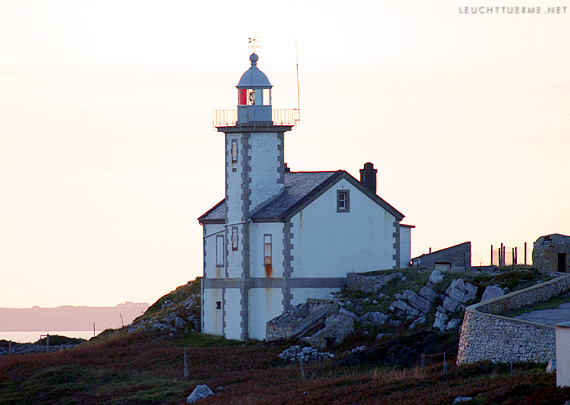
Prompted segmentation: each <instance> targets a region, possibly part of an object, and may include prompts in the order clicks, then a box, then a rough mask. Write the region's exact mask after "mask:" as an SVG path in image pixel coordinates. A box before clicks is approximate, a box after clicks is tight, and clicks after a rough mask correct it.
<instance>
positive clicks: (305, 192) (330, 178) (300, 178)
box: [198, 170, 404, 223]
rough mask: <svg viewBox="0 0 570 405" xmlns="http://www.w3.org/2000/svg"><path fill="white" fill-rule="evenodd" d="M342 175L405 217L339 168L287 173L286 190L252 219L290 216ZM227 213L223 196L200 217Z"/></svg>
mask: <svg viewBox="0 0 570 405" xmlns="http://www.w3.org/2000/svg"><path fill="white" fill-rule="evenodd" d="M341 178H345V179H346V180H348V181H349V182H350V183H352V184H353V185H354V186H355V187H357V188H359V189H360V190H361V191H362V192H364V193H365V194H367V195H368V196H369V197H370V198H372V199H373V200H374V201H375V202H376V203H378V204H379V205H381V206H382V207H383V208H384V209H386V210H387V211H388V212H390V213H391V214H392V215H394V217H396V219H397V220H398V221H401V220H402V218H404V215H403V214H402V213H400V212H399V211H398V210H396V209H395V208H394V207H392V206H391V205H390V204H388V203H387V202H386V201H384V200H383V199H382V198H380V197H378V196H377V195H376V194H374V193H373V192H371V191H370V190H368V189H367V188H366V187H364V186H363V185H362V184H360V182H359V181H358V180H356V179H355V178H354V177H352V176H351V175H350V174H348V173H347V172H345V171H344V170H338V171H336V172H290V173H285V176H284V182H285V189H284V191H283V192H282V193H281V194H279V195H278V196H277V197H276V198H274V199H272V200H270V201H269V202H267V203H266V204H265V205H264V206H262V207H261V208H259V209H258V210H257V211H255V212H254V213H253V214H252V215H251V216H250V218H249V219H251V220H253V221H255V222H266V221H283V220H286V219H288V218H290V217H292V216H293V215H295V214H296V213H297V212H299V211H300V210H302V209H303V208H304V207H305V206H307V205H308V204H310V203H311V202H312V201H313V200H314V199H315V198H317V197H318V196H320V195H321V194H322V193H324V192H325V191H326V190H327V189H328V188H329V187H330V186H332V185H333V184H334V183H336V182H337V181H338V180H340V179H341ZM225 213H226V205H225V200H222V201H220V202H219V203H218V204H216V205H215V206H214V207H212V208H211V209H210V210H209V211H208V212H206V213H205V214H204V215H202V216H201V217H200V218H198V221H200V222H203V223H224V220H225Z"/></svg>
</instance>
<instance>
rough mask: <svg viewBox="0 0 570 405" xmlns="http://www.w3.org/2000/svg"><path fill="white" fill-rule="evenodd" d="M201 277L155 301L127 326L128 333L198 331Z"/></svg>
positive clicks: (199, 323)
mask: <svg viewBox="0 0 570 405" xmlns="http://www.w3.org/2000/svg"><path fill="white" fill-rule="evenodd" d="M200 283H201V278H197V279H196V280H194V281H190V282H188V284H185V285H183V286H180V287H178V288H177V289H176V290H174V291H172V292H170V293H168V294H166V295H165V296H163V297H162V298H160V299H159V300H158V301H156V302H155V303H154V304H153V305H151V306H150V308H149V309H148V310H147V311H146V312H145V313H144V315H142V316H140V317H139V318H137V319H135V320H134V321H133V323H132V325H129V326H128V331H129V333H133V332H138V331H149V332H153V331H163V332H168V333H173V334H176V333H185V332H188V331H198V332H199V331H200V325H201V322H200V313H201V309H200V307H201V297H200V293H199V292H200Z"/></svg>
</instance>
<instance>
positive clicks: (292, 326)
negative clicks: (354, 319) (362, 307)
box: [266, 299, 354, 341]
mask: <svg viewBox="0 0 570 405" xmlns="http://www.w3.org/2000/svg"><path fill="white" fill-rule="evenodd" d="M338 312H339V305H338V302H337V301H336V300H319V299H309V300H307V302H306V303H304V304H299V305H297V306H295V307H294V308H293V309H291V310H290V311H287V312H285V313H283V314H282V315H279V316H278V317H276V318H273V319H271V320H270V321H269V322H267V324H266V339H267V340H268V341H272V340H278V339H289V338H300V337H303V336H313V335H314V334H315V333H316V332H318V331H320V330H322V329H324V328H326V320H327V317H328V316H329V315H331V314H338ZM353 324H354V323H353ZM353 329H354V328H353Z"/></svg>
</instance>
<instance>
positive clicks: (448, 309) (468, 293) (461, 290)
mask: <svg viewBox="0 0 570 405" xmlns="http://www.w3.org/2000/svg"><path fill="white" fill-rule="evenodd" d="M476 298H477V287H476V286H474V285H473V284H470V283H467V282H465V281H463V280H462V279H456V280H453V281H452V282H451V284H450V285H449V287H447V290H445V294H443V295H441V296H440V299H441V300H442V305H440V306H438V307H437V311H436V313H435V321H434V323H433V327H434V328H436V329H439V330H441V331H444V330H454V329H457V328H458V327H459V326H460V325H461V321H460V320H458V319H451V320H450V319H449V318H450V317H451V316H452V315H453V314H455V313H456V312H458V311H464V310H465V304H466V303H468V302H470V301H473V300H475V299H476Z"/></svg>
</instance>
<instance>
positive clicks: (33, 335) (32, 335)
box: [0, 330, 101, 343]
mask: <svg viewBox="0 0 570 405" xmlns="http://www.w3.org/2000/svg"><path fill="white" fill-rule="evenodd" d="M99 333H101V331H100V330H96V331H95V333H93V331H92V330H60V331H49V332H46V331H37V332H36V331H34V332H0V340H11V341H12V342H17V343H34V342H37V341H38V340H40V339H41V338H42V337H45V335H60V336H67V337H72V338H82V339H87V340H89V339H91V338H92V337H93V336H96V335H98V334H99Z"/></svg>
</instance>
